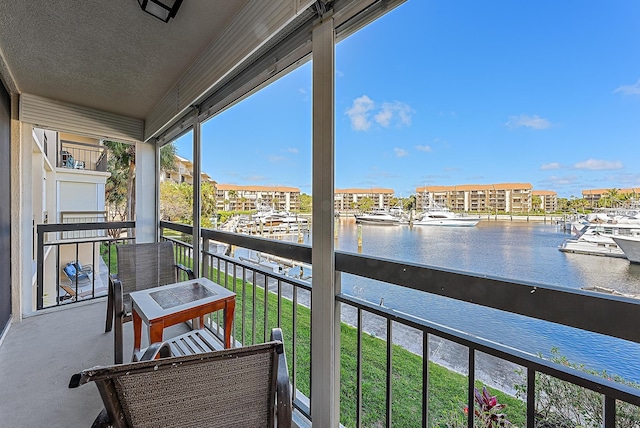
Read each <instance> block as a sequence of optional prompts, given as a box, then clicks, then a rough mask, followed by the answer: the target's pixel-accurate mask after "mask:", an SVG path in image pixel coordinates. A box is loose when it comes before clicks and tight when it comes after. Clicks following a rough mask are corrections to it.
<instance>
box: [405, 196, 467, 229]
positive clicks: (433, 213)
mask: <svg viewBox="0 0 640 428" xmlns="http://www.w3.org/2000/svg"><path fill="white" fill-rule="evenodd" d="M479 222H480V216H467V215H462V214H458V213H454V212H453V211H451V210H450V209H449V208H448V207H445V206H442V205H440V204H438V203H436V202H435V201H433V200H431V199H428V202H427V203H426V204H425V206H424V207H423V209H422V213H421V215H420V216H419V217H418V218H417V219H416V220H414V221H413V225H414V226H458V227H460V226H462V227H473V226H475V225H476V224H478V223H479Z"/></svg>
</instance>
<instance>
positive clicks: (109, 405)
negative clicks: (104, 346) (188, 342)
mask: <svg viewBox="0 0 640 428" xmlns="http://www.w3.org/2000/svg"><path fill="white" fill-rule="evenodd" d="M271 339H272V341H271V342H268V343H264V344H261V345H252V346H247V347H243V348H235V349H225V350H222V351H215V352H208V353H204V354H195V355H189V356H182V357H168V358H160V359H159V360H151V361H140V362H134V363H130V364H119V365H113V366H107V367H93V368H90V369H86V370H84V371H83V372H81V373H78V374H75V375H73V377H72V378H71V382H70V383H69V387H70V388H75V387H77V386H79V385H82V384H85V383H87V382H91V381H93V382H96V385H97V387H98V390H99V392H100V396H101V397H102V401H103V403H104V405H105V409H104V410H103V411H102V412H101V413H100V414H99V415H98V418H96V420H95V422H94V424H93V427H109V426H113V427H136V428H144V427H274V426H277V427H278V428H289V427H290V426H291V386H290V384H289V374H288V369H287V360H286V357H285V354H284V346H283V342H282V331H281V330H280V329H273V330H272V332H271ZM152 348H154V349H152ZM158 350H161V354H162V350H164V351H165V352H168V347H167V346H166V344H161V343H156V344H153V345H152V346H151V347H150V348H149V349H148V352H147V353H146V354H145V357H144V358H154V356H155V354H156V353H157V351H158Z"/></svg>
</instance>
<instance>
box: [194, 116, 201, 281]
mask: <svg viewBox="0 0 640 428" xmlns="http://www.w3.org/2000/svg"><path fill="white" fill-rule="evenodd" d="M199 116H200V109H199V108H196V118H195V123H194V124H193V232H192V233H193V235H192V236H193V254H192V260H193V272H194V273H195V275H196V278H199V277H200V260H201V255H202V245H201V243H200V241H201V239H200V237H201V236H202V233H201V224H200V223H201V219H200V212H201V210H200V207H201V205H202V202H201V201H202V198H201V195H200V192H201V188H202V174H201V172H202V154H201V153H202V123H201V122H200V117H199Z"/></svg>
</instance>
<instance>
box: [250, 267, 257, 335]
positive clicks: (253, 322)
mask: <svg viewBox="0 0 640 428" xmlns="http://www.w3.org/2000/svg"><path fill="white" fill-rule="evenodd" d="M252 272H253V287H252V288H253V300H252V302H251V305H252V306H251V308H252V309H253V310H252V311H251V313H252V314H253V316H252V317H251V343H252V344H254V343H256V295H257V291H256V289H257V288H258V284H257V283H256V278H257V275H256V271H255V270H253V271H252Z"/></svg>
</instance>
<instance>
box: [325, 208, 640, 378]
mask: <svg viewBox="0 0 640 428" xmlns="http://www.w3.org/2000/svg"><path fill="white" fill-rule="evenodd" d="M362 236H363V238H362V239H363V250H362V253H363V254H367V255H374V256H380V257H385V258H390V259H395V260H405V261H411V262H416V263H422V264H427V265H431V266H436V267H444V268H451V269H456V270H464V271H468V272H474V273H479V274H487V275H491V276H498V277H503V278H509V279H513V280H524V281H532V282H536V283H542V284H552V285H559V286H563V287H569V288H581V287H583V288H584V287H596V286H597V287H605V288H609V289H616V290H618V291H620V292H624V293H630V294H635V295H638V296H639V297H640V266H638V265H631V264H629V262H628V261H627V260H626V259H616V258H608V257H597V256H588V255H581V254H565V253H562V252H560V251H558V246H559V245H560V244H561V243H562V242H563V240H564V239H565V238H567V237H568V235H567V234H565V233H563V232H562V231H561V230H560V229H558V228H557V227H556V226H555V225H551V224H541V223H526V222H488V221H484V220H483V221H481V222H480V223H479V224H478V226H476V227H474V228H455V227H453V228H450V227H429V226H422V227H413V228H409V227H408V226H375V225H373V226H366V225H364V226H363V228H362ZM337 249H339V250H345V251H351V252H357V228H356V225H355V223H354V222H353V221H352V220H346V219H343V220H341V222H340V223H339V225H338V243H337ZM343 291H344V292H346V293H349V294H354V293H355V294H357V295H359V297H361V298H364V299H367V300H369V301H372V302H379V301H380V300H381V299H383V298H384V304H385V306H388V307H391V308H394V309H397V310H400V311H402V312H407V313H411V314H413V315H415V316H419V317H421V318H424V319H428V320H430V321H434V322H437V323H441V324H445V325H447V326H450V327H453V328H456V329H460V330H464V331H467V332H469V333H472V334H475V335H478V336H481V337H485V338H487V339H490V340H493V341H496V342H499V343H505V344H508V345H509V346H512V347H516V348H519V349H521V350H523V351H525V352H530V353H533V354H538V353H540V354H543V355H549V354H550V350H551V349H552V348H553V347H557V348H559V351H560V354H561V355H564V356H566V357H567V358H569V359H570V360H571V361H574V362H577V363H582V364H585V365H586V366H587V367H590V368H594V369H598V370H602V369H606V370H607V371H608V372H609V373H613V374H617V375H620V376H622V377H624V378H625V379H629V380H634V381H636V382H640V366H638V361H640V345H638V344H634V343H630V342H626V341H622V340H618V339H612V338H608V337H603V336H601V335H597V334H593V333H586V332H581V331H578V330H575V329H571V328H568V327H562V326H558V325H554V324H552V323H546V322H540V321H535V320H531V319H527V318H525V317H522V316H518V315H513V314H508V313H504V312H500V311H496V310H491V309H486V308H481V307H478V306H476V305H472V304H467V303H463V302H456V301H453V300H451V299H446V298H443V297H439V296H431V295H428V294H426V293H421V292H416V291H413V290H406V289H403V288H402V287H395V286H389V285H386V284H383V283H379V282H376V281H371V280H367V279H363V278H358V277H354V276H351V275H344V276H343ZM585 316H588V314H586V313H585ZM639 321H640V320H639ZM630 328H635V326H634V327H631V326H630Z"/></svg>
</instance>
